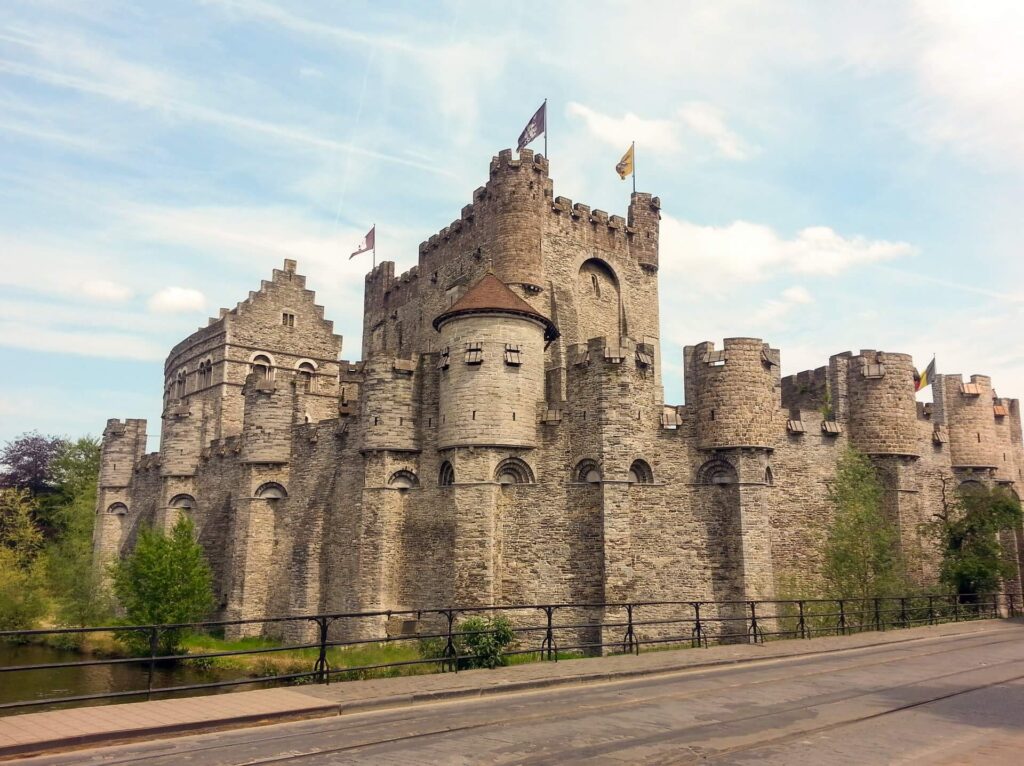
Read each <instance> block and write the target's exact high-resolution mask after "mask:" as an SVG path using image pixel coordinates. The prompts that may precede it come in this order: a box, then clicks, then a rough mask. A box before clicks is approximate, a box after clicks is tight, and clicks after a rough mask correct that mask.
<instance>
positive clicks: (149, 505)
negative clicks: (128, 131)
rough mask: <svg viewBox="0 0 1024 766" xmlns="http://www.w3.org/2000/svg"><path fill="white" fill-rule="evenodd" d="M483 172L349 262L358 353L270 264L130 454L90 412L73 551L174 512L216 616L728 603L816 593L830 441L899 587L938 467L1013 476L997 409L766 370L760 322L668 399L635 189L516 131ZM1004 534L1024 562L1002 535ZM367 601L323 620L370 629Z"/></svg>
mask: <svg viewBox="0 0 1024 766" xmlns="http://www.w3.org/2000/svg"><path fill="white" fill-rule="evenodd" d="M489 170H490V172H489V178H488V180H487V183H486V184H485V185H484V186H482V187H480V188H479V189H477V190H476V191H475V192H474V193H473V198H472V202H471V203H470V204H468V205H466V206H465V207H464V208H463V209H462V213H461V215H460V216H459V218H458V219H457V220H455V221H454V222H452V223H451V224H450V225H449V226H446V227H445V228H444V229H442V230H441V231H440V232H439V233H438V234H435V235H433V236H431V237H430V238H429V239H428V240H427V241H425V242H424V243H423V244H422V245H421V246H420V249H419V262H418V264H417V266H415V267H413V268H412V269H410V270H409V271H407V272H405V273H404V274H401V275H399V276H396V275H395V270H394V264H393V263H391V262H384V263H381V264H379V265H377V266H376V267H375V268H374V269H373V270H372V271H371V272H370V273H369V274H368V275H367V277H366V282H365V304H364V306H365V312H364V325H363V349H362V351H363V359H364V361H358V362H350V361H345V360H340V359H339V356H340V351H341V339H340V338H339V337H338V336H337V335H335V334H334V331H333V327H332V325H331V323H330V322H329V321H327V320H326V319H325V318H324V311H323V308H322V307H320V306H318V305H317V304H316V302H315V296H314V294H313V293H312V292H311V291H310V290H308V289H307V288H306V280H305V277H303V276H301V275H299V274H298V273H297V271H296V264H295V262H294V261H290V260H289V261H285V263H284V267H283V268H282V269H279V270H275V271H274V272H273V275H272V278H271V279H270V280H268V281H265V282H263V283H262V285H261V287H260V289H259V290H257V291H254V292H252V293H250V294H249V297H248V298H247V299H246V300H244V301H242V302H241V303H239V304H238V305H237V306H236V307H235V308H233V309H230V310H228V309H224V310H222V311H221V312H220V315H219V316H218V317H216V318H214V319H211V320H210V322H209V324H208V325H207V326H206V327H204V328H202V329H200V330H198V331H197V332H195V333H194V334H193V335H192V336H190V337H189V338H187V339H186V340H184V341H182V342H181V343H179V344H178V345H177V346H175V347H174V349H172V351H171V353H170V355H169V357H168V359H167V363H166V366H165V386H164V413H163V428H162V432H161V441H160V445H161V446H160V451H159V452H158V453H153V454H148V455H147V454H144V450H145V440H146V433H145V432H146V423H145V422H144V421H139V420H127V421H124V422H121V421H117V420H111V421H109V422H108V424H107V428H106V431H105V432H104V439H103V458H102V469H101V474H100V482H99V485H100V486H99V500H98V507H97V513H98V523H97V525H96V535H95V551H96V558H97V561H99V562H102V561H106V560H109V559H111V558H112V557H115V556H117V555H119V554H123V553H124V552H125V551H126V550H128V549H130V548H131V546H132V545H133V544H134V541H135V539H136V535H137V534H138V529H139V528H140V525H142V524H153V525H157V526H160V527H164V528H167V527H170V526H171V525H173V523H174V521H175V520H176V519H177V518H180V517H181V516H182V515H189V516H190V517H192V518H193V520H194V521H195V524H196V529H197V535H198V539H199V541H200V543H201V544H202V545H203V547H204V548H205V550H206V551H207V553H208V556H209V559H210V562H211V566H212V568H213V572H214V580H215V586H216V595H217V600H218V605H219V613H220V614H221V615H223V616H225V617H230V618H235V619H258V618H260V617H261V616H264V615H267V614H285V613H296V614H297V613H304V614H308V613H312V612H318V611H330V612H354V611H371V610H380V611H386V610H389V609H391V610H394V609H404V608H429V607H431V606H439V605H448V604H452V603H459V604H478V605H486V604H491V603H497V604H522V603H544V602H546V603H559V602H577V603H591V604H593V603H601V602H609V601H611V602H614V601H625V600H631V599H632V600H651V599H673V600H686V601H693V600H711V599H717V600H744V599H749V598H767V597H771V596H773V595H781V596H784V595H787V594H789V593H792V592H796V591H806V590H808V589H813V588H814V587H816V584H817V581H818V576H819V572H820V567H821V559H820V550H821V541H822V538H823V535H824V533H825V531H826V530H827V528H828V525H829V522H830V520H831V510H830V505H829V502H828V483H829V481H830V480H831V479H832V477H833V475H834V470H835V464H836V460H837V458H838V456H839V455H840V453H841V451H842V450H843V449H844V448H845V447H846V446H847V445H848V444H851V445H853V446H856V447H857V448H859V449H860V450H862V451H863V452H865V453H867V454H869V455H870V456H871V458H872V460H874V461H875V462H876V465H877V466H878V469H879V475H880V476H881V477H882V479H883V482H884V484H885V487H886V512H887V513H888V514H890V516H891V518H892V519H893V521H894V523H896V524H897V525H898V528H899V531H900V537H901V541H902V545H903V546H904V549H905V550H906V551H907V553H908V554H912V555H909V556H908V561H909V562H911V566H912V568H913V571H914V574H915V576H916V577H917V578H918V579H919V580H920V581H921V582H922V584H926V583H928V582H931V581H933V580H934V578H935V574H936V562H935V561H934V558H933V557H930V556H929V555H928V550H929V549H928V547H927V546H926V545H925V543H924V542H923V540H922V538H921V536H920V533H919V528H920V524H921V522H922V521H925V520H927V519H928V518H929V517H930V516H931V514H932V513H933V512H934V510H935V509H936V508H937V507H938V504H939V503H941V497H942V491H943V488H944V487H947V488H948V487H949V486H956V485H957V484H958V483H960V482H963V481H981V482H985V483H1000V484H1003V485H1005V486H1007V487H1009V488H1011V489H1012V490H1014V491H1016V487H1017V486H1018V485H1019V484H1020V483H1021V482H1022V481H1024V477H1022V473H1021V472H1022V470H1024V454H1022V439H1021V415H1020V407H1019V404H1018V402H1017V401H1016V400H1013V399H1006V398H1001V397H998V396H997V395H996V394H995V392H994V391H993V390H992V387H991V381H990V380H989V379H988V378H987V377H983V376H973V377H971V378H970V382H969V383H963V379H962V378H961V377H960V376H949V375H945V376H937V378H936V380H935V383H934V391H935V403H934V405H920V404H918V403H916V402H915V396H914V391H913V387H914V366H913V363H912V360H911V359H910V357H909V356H907V355H905V354H895V353H888V352H879V351H861V352H860V353H859V354H857V355H854V354H852V353H849V352H845V353H841V354H836V355H834V356H832V357H831V358H830V359H829V361H828V364H827V365H825V366H823V367H820V368H818V369H816V370H812V371H807V372H802V373H799V374H797V375H793V376H789V377H786V378H781V377H780V363H781V360H780V355H779V352H778V351H777V350H776V349H773V348H771V346H770V345H769V344H767V343H765V342H764V341H763V340H761V339H757V338H726V339H725V341H724V344H722V345H721V346H720V347H716V345H715V344H714V343H710V342H704V343H699V344H697V345H694V346H687V347H686V350H685V354H684V359H683V360H682V361H683V367H684V370H685V380H686V404H684V405H667V404H666V402H665V401H664V395H663V389H662V384H661V365H662V358H661V349H660V341H659V337H660V326H659V317H658V265H659V254H658V239H659V232H658V228H659V218H660V207H661V203H660V201H659V200H658V198H657V197H652V196H651V195H649V194H644V193H634V194H633V195H632V197H631V198H630V202H629V206H628V210H627V211H626V215H625V216H619V215H609V214H608V213H606V212H604V211H601V210H592V209H591V208H590V207H589V206H587V205H584V204H580V203H573V201H572V200H569V199H566V198H565V197H558V196H555V195H554V191H553V184H552V181H551V179H550V177H549V175H548V162H547V160H546V159H545V158H543V157H541V156H539V155H535V154H533V153H532V152H530V151H523V152H522V154H521V155H520V156H519V157H518V158H516V157H514V156H513V154H512V152H510V151H503V152H501V153H499V154H498V155H497V156H496V157H495V158H494V159H493V160H492V162H491V165H490V169H489ZM1004 546H1005V547H1006V551H1007V557H1008V559H1012V560H1020V559H1021V558H1022V556H1024V530H1018V532H1017V533H1016V534H1012V535H1007V536H1006V539H1005V540H1004ZM1018 585H1019V582H1018ZM709 609H710V607H709ZM707 614H708V616H714V612H713V611H711V612H708V613H707ZM723 616H735V615H734V614H733V613H732V612H730V611H728V610H726V611H725V613H724V614H723ZM578 617H579V620H578V621H579V623H580V624H588V625H593V624H596V623H597V622H600V621H601V620H602V619H606V620H609V621H611V622H614V621H615V620H618V619H621V614H620V613H615V612H614V610H609V611H608V612H607V613H604V612H602V611H601V610H600V609H592V608H587V609H581V610H580V611H579V615H578ZM382 621H383V618H373V619H364V620H361V621H345V620H342V621H339V622H338V623H336V630H338V631H339V633H342V634H346V635H350V636H372V635H380V631H381V630H382V629H383V627H384V626H383V622H382ZM278 630H280V628H277V627H275V625H274V624H268V625H266V626H261V625H259V624H256V625H253V626H249V627H245V628H238V629H237V632H238V633H258V632H268V633H274V632H276V631H278ZM292 630H294V631H297V632H298V633H302V629H299V628H292ZM615 630H616V629H614V628H611V627H609V628H607V629H606V630H605V632H604V633H602V631H601V629H600V628H594V627H591V628H585V629H580V631H579V636H578V637H579V638H580V639H581V640H594V639H596V638H599V637H600V636H602V635H604V636H605V637H608V636H611V635H613V634H614V632H615ZM645 630H647V631H649V632H651V633H657V632H659V631H661V630H671V628H658V627H656V626H651V627H648V628H645ZM293 637H295V638H302V637H303V636H301V635H297V636H293Z"/></svg>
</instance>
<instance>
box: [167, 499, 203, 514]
mask: <svg viewBox="0 0 1024 766" xmlns="http://www.w3.org/2000/svg"><path fill="white" fill-rule="evenodd" d="M167 507H168V508H177V509H178V510H181V511H191V510H195V507H196V499H195V498H194V497H192V495H175V496H174V497H172V498H171V502H169V503H168V504H167Z"/></svg>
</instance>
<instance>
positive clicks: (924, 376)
mask: <svg viewBox="0 0 1024 766" xmlns="http://www.w3.org/2000/svg"><path fill="white" fill-rule="evenodd" d="M934 379H935V357H934V356H933V357H932V360H931V361H930V362H929V363H928V366H927V367H925V368H924V372H918V373H915V374H914V390H915V391H920V390H921V389H922V388H924V387H925V386H930V385H931V384H932V380H934Z"/></svg>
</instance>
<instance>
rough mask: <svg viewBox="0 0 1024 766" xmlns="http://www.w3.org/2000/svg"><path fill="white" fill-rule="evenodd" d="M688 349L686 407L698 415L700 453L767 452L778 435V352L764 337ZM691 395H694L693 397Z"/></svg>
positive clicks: (740, 339) (726, 341) (701, 345)
mask: <svg viewBox="0 0 1024 766" xmlns="http://www.w3.org/2000/svg"><path fill="white" fill-rule="evenodd" d="M723 345H724V348H723V349H722V350H721V351H716V350H715V344H714V343H710V342H707V343H701V344H699V345H697V346H687V347H686V349H685V351H684V353H685V356H686V360H687V361H686V365H685V367H686V373H687V378H686V392H687V402H688V403H689V402H692V403H693V404H694V405H695V409H696V413H697V436H698V446H699V447H700V448H701V449H725V448H729V447H766V446H770V445H771V444H772V442H773V441H774V438H775V434H776V433H777V431H778V428H777V427H776V426H777V424H776V422H775V418H776V413H777V411H778V409H779V404H780V386H781V382H780V379H779V352H778V350H777V349H773V348H770V347H769V346H768V344H767V343H765V342H764V341H762V340H761V339H760V338H726V339H725V342H724V344H723ZM691 394H692V395H691Z"/></svg>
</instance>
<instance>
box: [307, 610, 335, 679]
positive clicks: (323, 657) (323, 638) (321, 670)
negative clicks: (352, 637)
mask: <svg viewBox="0 0 1024 766" xmlns="http://www.w3.org/2000/svg"><path fill="white" fill-rule="evenodd" d="M311 619H312V620H313V622H315V623H316V627H317V631H318V632H319V634H320V654H319V655H318V656H317V658H316V662H315V663H314V665H313V672H314V673H316V680H317V683H321V684H329V683H330V682H331V674H330V672H329V671H330V665H329V664H328V662H327V628H328V626H329V625H330V624H331V620H330V618H328V617H313V618H311Z"/></svg>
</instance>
